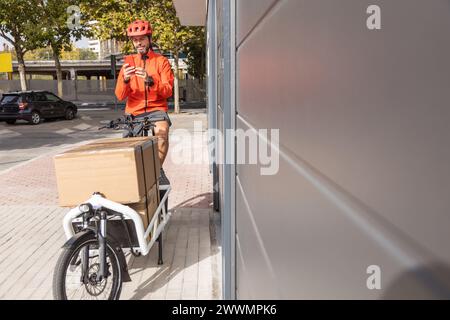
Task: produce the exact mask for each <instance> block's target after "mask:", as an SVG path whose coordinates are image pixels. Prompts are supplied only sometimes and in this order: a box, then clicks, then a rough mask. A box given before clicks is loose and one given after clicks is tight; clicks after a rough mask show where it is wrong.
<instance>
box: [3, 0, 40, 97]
mask: <svg viewBox="0 0 450 320" xmlns="http://www.w3.org/2000/svg"><path fill="white" fill-rule="evenodd" d="M37 5H38V0H8V1H1V2H0V36H1V37H2V38H4V39H5V40H6V41H8V42H9V43H10V44H11V45H12V46H13V47H14V51H15V53H16V56H17V62H18V64H19V75H20V85H21V88H22V90H27V82H26V77H25V60H24V55H25V53H26V52H28V51H29V50H33V49H35V48H38V47H41V46H43V43H42V38H41V35H40V33H39V30H38V28H36V26H37V25H38V17H37V16H36V15H35V9H34V8H35V7H36V6H37Z"/></svg>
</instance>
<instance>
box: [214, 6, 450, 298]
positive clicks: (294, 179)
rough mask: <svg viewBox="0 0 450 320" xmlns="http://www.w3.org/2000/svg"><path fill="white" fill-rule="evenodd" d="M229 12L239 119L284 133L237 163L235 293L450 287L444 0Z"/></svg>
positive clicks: (409, 291) (296, 294)
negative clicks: (265, 160) (274, 165)
mask: <svg viewBox="0 0 450 320" xmlns="http://www.w3.org/2000/svg"><path fill="white" fill-rule="evenodd" d="M372 4H376V5H379V6H380V7H381V23H382V29H381V30H368V29H367V27H366V19H367V18H368V16H369V15H368V14H367V13H366V9H367V7H368V6H369V5H372ZM236 11H237V12H236V14H237V32H236V33H237V43H236V45H237V49H236V50H237V51H236V63H237V69H236V70H237V75H236V76H237V80H236V81H237V82H236V90H237V92H236V94H237V98H236V111H237V116H236V126H237V127H238V128H242V129H244V130H246V129H248V128H255V129H260V128H269V129H270V128H279V129H280V140H281V145H280V153H281V155H280V170H279V172H278V174H276V175H273V176H262V175H261V174H260V170H259V169H260V168H259V167H260V166H258V165H238V166H237V168H236V170H237V181H236V232H237V234H236V263H237V265H236V286H237V298H239V299H244V298H288V299H289V298H299V299H315V298H325V299H335V298H343V299H347V298H362V299H390V298H433V297H446V298H450V289H449V288H450V281H449V279H450V272H449V263H450V250H449V249H448V248H449V244H450V232H449V230H450V196H449V195H450V169H449V164H450V148H449V140H450V125H449V123H450V1H448V0H431V1H423V0H396V1H391V0H386V1H376V0H370V1H366V0H339V1H336V0H278V1H277V0H258V1H254V0H236ZM220 117H221V111H220V109H219V111H218V118H219V119H220ZM219 123H220V121H219ZM237 149H238V150H239V149H240V145H239V142H238V146H237ZM230 236H233V235H230ZM371 265H377V266H379V267H380V269H381V290H376V289H375V290H369V289H368V287H367V285H366V282H367V278H368V277H369V276H370V274H368V273H367V267H368V266H371Z"/></svg>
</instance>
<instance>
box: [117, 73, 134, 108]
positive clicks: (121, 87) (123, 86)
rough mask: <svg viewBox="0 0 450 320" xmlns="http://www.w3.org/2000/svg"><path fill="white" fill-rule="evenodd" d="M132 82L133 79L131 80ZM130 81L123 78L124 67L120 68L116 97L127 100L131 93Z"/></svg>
mask: <svg viewBox="0 0 450 320" xmlns="http://www.w3.org/2000/svg"><path fill="white" fill-rule="evenodd" d="M130 82H131V81H130ZM130 82H128V83H125V82H124V80H123V68H122V69H120V72H119V76H118V78H117V84H116V97H117V99H118V100H121V101H122V100H125V99H126V98H127V97H128V95H129V94H130Z"/></svg>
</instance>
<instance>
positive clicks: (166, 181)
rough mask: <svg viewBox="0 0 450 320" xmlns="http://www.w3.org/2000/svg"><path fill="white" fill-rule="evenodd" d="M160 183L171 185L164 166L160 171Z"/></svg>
mask: <svg viewBox="0 0 450 320" xmlns="http://www.w3.org/2000/svg"><path fill="white" fill-rule="evenodd" d="M159 185H163V186H164V185H170V181H169V179H167V176H166V173H165V172H164V170H163V168H161V170H160V171H159Z"/></svg>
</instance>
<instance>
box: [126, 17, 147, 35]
mask: <svg viewBox="0 0 450 320" xmlns="http://www.w3.org/2000/svg"><path fill="white" fill-rule="evenodd" d="M151 34H152V26H151V25H150V22H148V21H145V20H136V21H134V22H132V23H131V24H130V25H129V26H128V28H127V36H129V37H132V36H148V35H151Z"/></svg>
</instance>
